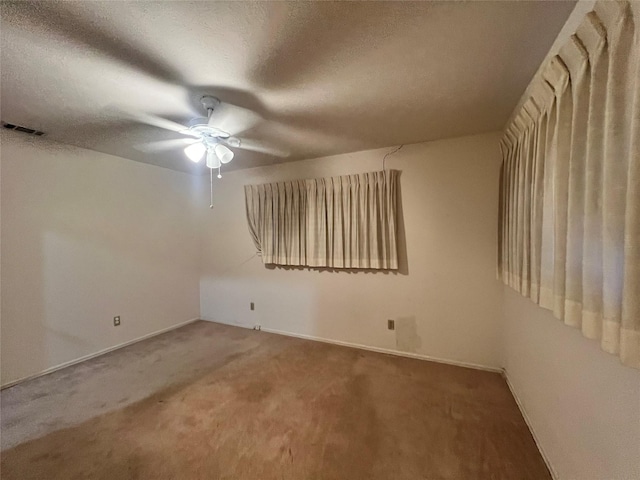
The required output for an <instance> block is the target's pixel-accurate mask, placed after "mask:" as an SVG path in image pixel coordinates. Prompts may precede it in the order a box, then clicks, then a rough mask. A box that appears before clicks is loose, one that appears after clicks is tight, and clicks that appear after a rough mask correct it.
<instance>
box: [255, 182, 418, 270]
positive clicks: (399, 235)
mask: <svg viewBox="0 0 640 480" xmlns="http://www.w3.org/2000/svg"><path fill="white" fill-rule="evenodd" d="M401 179H402V173H401V172H400V173H399V174H398V189H397V193H396V195H397V199H396V201H397V208H398V215H397V220H398V230H397V232H396V244H397V247H398V269H397V270H381V269H376V268H332V267H310V266H304V265H300V266H298V265H276V264H273V263H270V264H266V265H265V268H267V269H269V270H308V271H316V272H318V273H321V272H330V273H346V274H352V273H370V274H371V273H373V274H376V273H377V274H381V275H389V274H391V275H398V274H400V275H409V258H408V255H407V235H406V230H405V227H404V211H403V209H402V182H401Z"/></svg>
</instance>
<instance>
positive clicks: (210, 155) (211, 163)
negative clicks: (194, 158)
mask: <svg viewBox="0 0 640 480" xmlns="http://www.w3.org/2000/svg"><path fill="white" fill-rule="evenodd" d="M220 165H222V164H221V163H220V159H219V158H218V155H217V154H216V152H215V150H214V149H213V148H209V149H208V150H207V167H209V168H211V169H214V168H220Z"/></svg>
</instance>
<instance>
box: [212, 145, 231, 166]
mask: <svg viewBox="0 0 640 480" xmlns="http://www.w3.org/2000/svg"><path fill="white" fill-rule="evenodd" d="M214 149H215V152H216V156H217V157H218V158H219V159H220V161H221V162H222V163H229V162H230V161H231V160H233V152H232V151H231V150H229V148H227V147H226V146H224V145H222V144H221V143H219V144H217V145H216V146H215V147H214Z"/></svg>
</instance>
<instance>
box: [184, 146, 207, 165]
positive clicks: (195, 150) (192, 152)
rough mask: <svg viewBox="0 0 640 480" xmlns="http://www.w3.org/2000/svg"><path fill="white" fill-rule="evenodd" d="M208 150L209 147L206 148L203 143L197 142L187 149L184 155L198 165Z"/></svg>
mask: <svg viewBox="0 0 640 480" xmlns="http://www.w3.org/2000/svg"><path fill="white" fill-rule="evenodd" d="M206 150H207V147H205V146H204V145H203V144H202V143H201V142H197V143H194V144H192V145H189V146H188V147H187V148H185V149H184V153H185V155H186V156H187V157H189V160H191V161H192V162H195V163H198V162H199V161H200V160H202V157H203V156H204V152H205V151H206Z"/></svg>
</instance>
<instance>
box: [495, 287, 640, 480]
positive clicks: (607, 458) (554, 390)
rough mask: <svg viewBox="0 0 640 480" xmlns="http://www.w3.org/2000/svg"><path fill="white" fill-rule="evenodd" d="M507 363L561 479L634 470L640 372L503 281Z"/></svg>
mask: <svg viewBox="0 0 640 480" xmlns="http://www.w3.org/2000/svg"><path fill="white" fill-rule="evenodd" d="M504 316H505V339H504V345H505V369H506V373H507V377H508V379H509V382H510V383H511V386H512V388H513V390H514V393H515V394H516V395H517V397H518V398H519V400H520V402H521V404H522V406H523V408H524V411H525V412H526V414H527V417H528V419H529V422H530V424H531V426H532V427H533V430H534V431H535V434H536V437H537V439H538V440H539V442H540V444H541V446H542V449H543V450H544V452H545V454H546V456H547V458H548V459H549V461H550V463H551V465H552V467H553V469H554V470H555V471H556V473H557V478H559V479H567V480H569V479H580V480H588V479H594V480H601V479H620V480H622V479H631V478H640V375H639V372H638V371H637V370H634V369H632V368H629V367H625V366H623V365H622V364H620V362H619V360H618V358H617V357H616V356H615V355H609V354H608V353H606V352H603V351H602V350H601V349H600V346H599V345H598V343H597V342H594V341H593V340H589V339H586V338H584V337H583V336H582V333H581V332H580V331H579V330H577V329H575V328H571V327H568V326H566V325H564V324H563V323H562V322H561V321H559V320H557V319H555V318H554V317H553V315H552V314H551V312H549V311H547V310H544V309H542V308H540V307H539V306H537V305H535V304H534V303H533V302H531V301H530V300H529V299H527V298H524V297H522V296H520V294H518V293H516V292H515V291H513V290H511V289H509V288H506V287H505V292H504Z"/></svg>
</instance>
